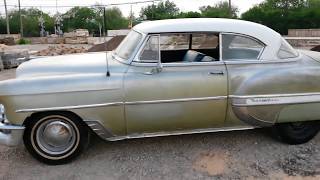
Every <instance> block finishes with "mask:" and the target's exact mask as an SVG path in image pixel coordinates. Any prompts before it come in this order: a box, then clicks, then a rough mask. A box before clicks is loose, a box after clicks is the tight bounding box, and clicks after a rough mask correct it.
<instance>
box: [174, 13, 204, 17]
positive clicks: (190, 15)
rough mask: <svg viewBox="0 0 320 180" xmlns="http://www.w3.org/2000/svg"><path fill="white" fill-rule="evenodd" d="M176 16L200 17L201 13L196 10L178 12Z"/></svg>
mask: <svg viewBox="0 0 320 180" xmlns="http://www.w3.org/2000/svg"><path fill="white" fill-rule="evenodd" d="M176 18H201V14H200V13H198V12H193V11H189V12H180V13H179V14H178V15H177V17H176Z"/></svg>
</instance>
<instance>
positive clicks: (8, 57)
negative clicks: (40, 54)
mask: <svg viewBox="0 0 320 180" xmlns="http://www.w3.org/2000/svg"><path fill="white" fill-rule="evenodd" d="M0 56H1V63H0V69H1V64H2V66H3V68H4V69H10V68H16V67H18V66H19V65H20V64H22V63H23V62H25V61H28V60H29V59H30V56H29V52H28V50H23V49H11V48H9V46H6V45H3V44H0Z"/></svg>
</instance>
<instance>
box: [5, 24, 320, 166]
mask: <svg viewBox="0 0 320 180" xmlns="http://www.w3.org/2000/svg"><path fill="white" fill-rule="evenodd" d="M0 104H1V105H0V109H1V111H0V113H1V115H0V118H1V125H0V129H1V133H0V143H1V144H6V145H17V144H18V143H19V141H20V139H23V141H24V144H25V146H26V148H27V149H28V151H29V152H30V153H31V154H32V155H33V156H34V157H35V158H37V159H38V160H40V161H42V162H45V163H48V164H61V163H66V162H68V161H70V160H72V159H73V158H75V157H76V156H77V155H79V154H80V153H81V152H82V151H83V150H84V149H85V147H86V146H87V145H88V143H89V137H90V133H92V132H93V133H95V134H97V135H98V136H100V137H101V138H103V139H105V140H108V141H115V140H122V139H130V138H141V137H154V136H166V135H179V134H189V133H204V132H216V131H229V130H244V129H252V128H260V127H272V128H273V129H274V130H275V131H276V132H277V134H278V136H279V137H280V139H282V140H283V141H285V142H287V143H289V144H299V143H304V142H307V141H308V140H310V139H311V138H313V137H314V136H315V135H316V134H317V132H318V131H319V122H318V121H317V120H319V119H320V53H317V52H311V51H297V50H295V49H293V48H292V47H291V46H290V45H289V44H288V43H287V42H286V41H285V40H284V39H283V38H282V37H281V36H280V34H278V33H277V32H275V31H273V30H271V29H269V28H268V27H265V26H263V25H259V24H255V23H251V22H246V21H240V20H230V19H176V20H162V21H153V22H146V23H142V24H139V25H137V26H135V27H134V28H133V29H132V31H131V32H130V33H129V35H128V36H127V37H126V38H125V40H124V41H123V42H122V43H121V44H120V45H119V47H118V48H117V49H116V50H115V51H114V52H110V53H107V54H106V53H89V54H79V55H68V56H58V57H52V58H42V59H37V60H31V61H29V62H26V63H24V64H22V65H21V66H20V67H19V68H18V69H17V78H16V79H12V80H7V81H2V82H0Z"/></svg>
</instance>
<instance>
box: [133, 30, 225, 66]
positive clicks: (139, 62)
mask: <svg viewBox="0 0 320 180" xmlns="http://www.w3.org/2000/svg"><path fill="white" fill-rule="evenodd" d="M178 33H179V32H178ZM192 33H199V34H201V33H213V34H214V33H217V32H205V31H204V32H185V33H179V34H192ZM161 34H176V33H174V32H173V33H161ZM161 34H160V33H154V34H148V35H146V38H145V40H144V41H143V43H142V45H141V46H140V48H139V50H138V51H137V54H136V56H135V57H134V58H133V60H132V62H131V65H133V66H141V67H144V66H146V67H156V66H157V65H158V62H157V61H154V60H150V61H147V60H140V56H141V54H142V53H143V50H144V47H145V45H146V44H147V42H148V40H149V39H150V37H151V36H159V46H160V38H161ZM220 36H221V33H219V53H220V54H219V59H218V60H217V61H212V62H177V63H174V62H173V63H162V62H161V64H162V65H163V67H180V66H183V67H185V66H211V65H224V62H223V61H221V58H222V56H221V51H222V50H221V43H222V39H221V38H220ZM159 51H160V52H159V54H160V61H161V48H159Z"/></svg>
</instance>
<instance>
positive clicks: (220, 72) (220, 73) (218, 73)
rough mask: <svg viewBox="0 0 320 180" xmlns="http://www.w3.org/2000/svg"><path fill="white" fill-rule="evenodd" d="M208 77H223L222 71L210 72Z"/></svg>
mask: <svg viewBox="0 0 320 180" xmlns="http://www.w3.org/2000/svg"><path fill="white" fill-rule="evenodd" d="M208 74H209V75H219V76H223V75H224V72H223V71H210V72H209V73H208Z"/></svg>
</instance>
